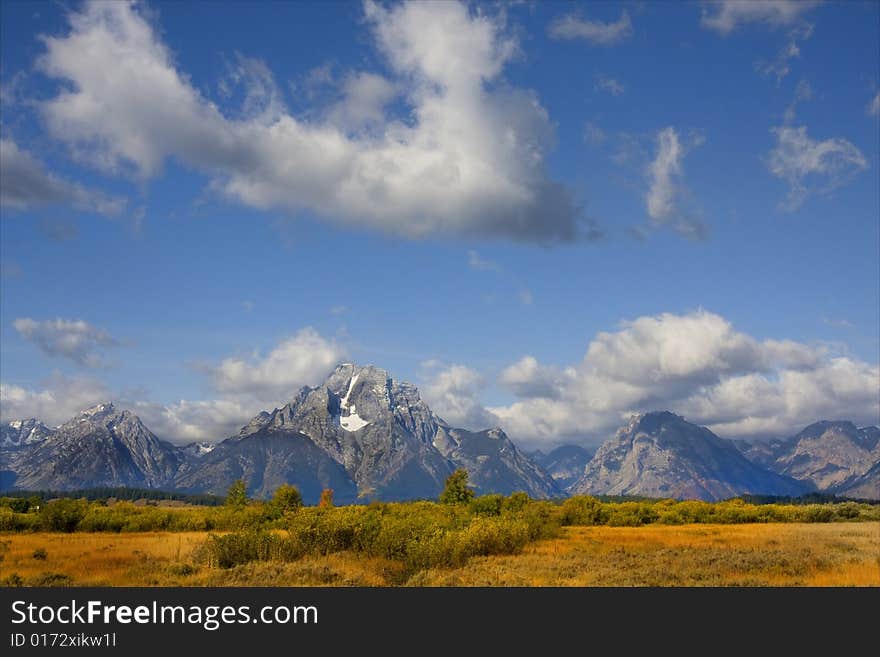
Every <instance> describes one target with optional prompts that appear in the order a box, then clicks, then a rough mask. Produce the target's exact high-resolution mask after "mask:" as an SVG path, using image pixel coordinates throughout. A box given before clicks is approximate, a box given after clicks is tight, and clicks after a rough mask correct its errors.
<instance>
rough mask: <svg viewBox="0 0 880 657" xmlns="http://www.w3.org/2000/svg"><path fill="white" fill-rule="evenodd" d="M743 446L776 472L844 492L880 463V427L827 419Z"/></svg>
mask: <svg viewBox="0 0 880 657" xmlns="http://www.w3.org/2000/svg"><path fill="white" fill-rule="evenodd" d="M741 447H742V448H743V449H744V454H745V455H746V457H748V458H749V459H751V460H752V461H754V462H756V463H759V464H761V465H764V466H766V467H768V468H770V469H771V470H773V471H774V472H777V473H779V474H782V475H786V476H789V477H793V478H795V479H798V480H801V481H806V482H811V483H812V484H813V485H815V486H816V488H818V489H819V490H823V491H829V492H842V491H845V490H846V489H847V488H848V487H849V486H850V485H851V484H855V482H856V480H857V479H858V478H859V477H861V476H863V475H865V474H866V473H867V472H868V471H869V470H870V469H871V468H872V467H873V466H874V465H875V464H877V463H880V429H878V428H877V427H864V428H861V429H860V428H858V427H856V426H855V425H854V424H853V423H852V422H848V421H845V420H837V421H828V420H825V421H822V422H816V423H814V424H811V425H810V426H808V427H806V428H805V429H804V430H803V431H801V432H800V433H798V434H797V435H795V436H792V437H791V438H788V439H785V440H773V441H770V442H767V443H753V444H748V443H745V444H742V445H741Z"/></svg>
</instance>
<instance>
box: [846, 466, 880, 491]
mask: <svg viewBox="0 0 880 657" xmlns="http://www.w3.org/2000/svg"><path fill="white" fill-rule="evenodd" d="M837 493H838V494H840V495H845V496H846V497H855V498H857V499H862V500H880V461H877V462H876V463H875V464H874V465H872V466H871V468H870V469H869V470H868V471H867V472H866V473H865V474H863V475H859V476H858V477H856V478H855V479H851V480H849V481H848V482H847V483H846V485H845V486H844V487H842V488H839V489H838V490H837Z"/></svg>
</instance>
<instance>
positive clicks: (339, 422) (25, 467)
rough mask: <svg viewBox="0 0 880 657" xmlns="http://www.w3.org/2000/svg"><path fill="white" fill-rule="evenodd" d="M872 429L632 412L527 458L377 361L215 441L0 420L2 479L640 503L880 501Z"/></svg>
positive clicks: (110, 416)
mask: <svg viewBox="0 0 880 657" xmlns="http://www.w3.org/2000/svg"><path fill="white" fill-rule="evenodd" d="M878 462H880V429H877V427H861V428H859V427H856V426H855V425H854V424H852V423H851V422H849V421H845V420H822V421H819V422H814V423H812V424H810V425H808V426H807V427H805V428H804V429H803V430H802V431H801V432H799V433H798V434H796V435H795V436H792V437H791V438H788V439H781V440H773V441H769V442H765V443H754V444H753V443H747V442H745V441H730V440H727V439H724V438H720V437H718V436H716V435H715V434H713V433H712V432H711V431H709V429H707V428H705V427H700V426H697V425H695V424H692V423H690V422H687V421H686V420H685V419H684V418H682V417H680V416H677V415H675V414H674V413H671V412H669V411H655V412H651V413H644V414H639V415H635V416H633V417H632V418H631V419H630V421H629V422H628V423H627V424H626V425H625V426H623V427H621V428H620V429H619V430H618V431H617V432H616V434H615V435H614V436H613V437H611V438H609V439H608V440H606V441H605V443H604V444H603V445H602V446H601V447H600V448H599V449H598V450H597V451H596V452H595V453H594V454H590V453H589V452H588V451H587V450H585V449H584V448H582V447H577V446H562V447H560V448H557V449H555V450H553V451H552V452H550V453H549V454H547V455H545V454H543V453H540V452H536V453H533V454H527V453H526V452H524V451H522V450H521V449H519V448H518V447H517V445H516V444H515V442H514V441H513V440H511V439H510V438H509V437H508V436H507V435H506V434H505V433H504V431H503V430H502V429H501V428H499V427H495V428H491V429H484V430H481V431H470V430H466V429H461V428H456V427H453V426H451V425H449V424H448V423H447V422H446V421H445V420H443V419H442V418H441V417H439V416H438V415H436V414H435V413H434V412H433V411H432V410H431V408H430V407H429V406H428V404H427V403H425V401H424V400H423V399H422V398H421V395H420V393H419V390H418V388H417V387H416V386H414V385H412V384H411V383H408V382H405V381H397V380H395V379H393V378H392V377H391V376H390V375H389V373H388V372H387V371H386V370H384V369H382V368H379V367H376V366H374V365H365V366H357V365H355V364H353V363H342V364H340V365H339V366H337V367H336V368H335V369H334V370H333V371H332V372H331V373H330V374H329V375H328V377H327V378H326V379H325V381H324V382H323V383H322V384H321V385H318V386H314V387H303V388H300V389H299V390H298V391H297V392H296V393H295V394H294V395H293V397H292V398H291V399H290V400H289V401H288V402H287V403H286V404H284V405H282V406H281V407H279V408H275V409H274V410H272V411H271V412H270V411H260V412H259V413H258V414H257V415H255V416H254V417H253V418H252V419H251V420H250V421H249V422H247V423H246V424H245V425H244V426H242V427H241V428H240V430H239V431H238V432H237V433H235V434H233V435H231V436H229V437H227V438H225V439H223V440H220V441H218V442H202V443H190V444H188V445H185V446H176V445H173V444H171V443H170V442H167V441H164V440H161V439H160V438H158V437H157V436H155V434H153V433H152V432H151V431H150V430H149V428H147V427H146V426H145V425H144V424H143V422H142V421H141V420H140V418H138V417H137V416H136V415H135V414H134V413H132V412H131V411H130V410H126V409H119V408H117V407H116V406H115V405H114V404H113V403H112V402H104V403H102V404H98V405H95V406H93V407H91V408H89V409H85V410H84V411H82V412H80V413H78V414H77V415H75V416H74V417H73V418H71V419H70V420H68V421H67V422H65V423H64V424H62V425H60V426H58V427H56V428H54V429H53V428H49V427H47V426H46V425H45V424H43V423H42V422H40V421H39V420H37V419H33V418H32V419H29V420H15V421H12V422H7V423H4V424H2V425H0V476H2V479H0V485H2V486H3V487H12V486H15V487H17V488H25V489H56V490H65V489H67V490H69V489H79V488H86V487H93V486H120V485H122V486H132V487H145V488H160V487H164V488H169V489H172V490H179V491H186V492H193V493H211V494H215V495H223V494H224V493H225V492H226V490H227V488H228V487H229V485H231V483H232V482H233V481H235V480H236V479H239V478H243V479H245V481H246V483H247V487H248V492H249V493H250V494H251V495H254V496H256V497H267V496H269V495H271V494H272V493H273V491H274V490H275V489H276V488H277V487H278V486H280V485H281V484H285V483H293V484H296V485H297V486H299V487H300V489H301V492H302V493H303V497H304V499H305V500H306V501H307V502H308V503H314V502H316V501H317V499H318V497H319V496H320V493H321V491H322V490H323V489H325V488H332V489H334V491H335V497H336V500H337V502H339V503H351V502H358V501H368V500H371V499H382V500H404V499H425V498H435V497H436V496H437V494H438V493H439V491H440V490H441V489H442V486H443V484H444V481H445V479H446V477H447V476H448V475H449V474H451V472H452V471H453V470H455V469H457V468H464V469H466V470H467V471H468V473H469V475H470V477H469V479H470V482H471V484H472V486H473V487H474V488H475V490H476V491H477V492H478V493H488V492H493V493H502V494H509V493H511V492H514V491H517V490H523V491H525V492H527V493H528V494H529V495H530V496H532V497H537V498H553V497H562V496H564V495H566V494H612V495H618V494H633V495H645V496H652V497H681V498H697V499H723V498H725V497H733V496H736V495H740V494H765V495H793V496H796V495H799V494H803V493H807V492H810V491H816V490H819V491H824V492H829V493H835V494H841V495H853V494H854V493H858V495H860V496H865V497H874V498H878V497H880V490H877V480H878V470H877V468H876V467H875V466H876V464H877V463H878Z"/></svg>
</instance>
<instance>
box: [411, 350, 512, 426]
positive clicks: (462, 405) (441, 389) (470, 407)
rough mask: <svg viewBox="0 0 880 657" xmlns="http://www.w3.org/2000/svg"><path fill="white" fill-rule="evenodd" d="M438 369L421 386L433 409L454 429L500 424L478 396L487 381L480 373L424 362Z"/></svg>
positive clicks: (424, 364)
mask: <svg viewBox="0 0 880 657" xmlns="http://www.w3.org/2000/svg"><path fill="white" fill-rule="evenodd" d="M423 366H424V367H425V368H426V369H433V370H435V371H434V372H432V376H431V378H430V380H429V381H428V382H427V383H426V384H425V385H424V386H423V387H422V393H423V395H424V397H425V400H426V401H427V402H428V405H429V406H430V407H431V409H432V410H433V411H434V412H435V413H437V415H439V416H440V417H442V418H443V419H444V420H446V421H447V422H449V423H450V424H451V425H452V426H455V427H462V428H465V429H474V430H479V429H486V428H489V427H492V426H495V425H497V419H496V418H495V416H494V415H492V414H491V413H489V412H488V411H487V410H486V409H485V408H483V407H482V406H481V405H480V403H479V401H478V397H479V394H480V392H481V391H482V389H483V387H484V386H485V380H484V379H483V377H482V375H480V374H479V373H478V372H477V371H475V370H472V369H470V368H469V367H465V366H464V365H450V366H448V367H442V366H441V365H440V364H439V363H437V362H436V361H428V362H426V363H423Z"/></svg>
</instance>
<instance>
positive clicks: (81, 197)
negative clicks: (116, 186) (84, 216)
mask: <svg viewBox="0 0 880 657" xmlns="http://www.w3.org/2000/svg"><path fill="white" fill-rule="evenodd" d="M51 205H64V206H72V207H74V208H76V209H77V210H82V211H84V212H97V213H98V214H103V215H107V216H115V215H118V214H120V213H121V212H122V210H123V209H124V208H125V200H123V199H120V198H114V197H111V196H107V195H106V194H103V193H102V192H98V191H96V190H92V189H88V188H86V187H83V186H82V185H78V184H76V183H72V182H70V181H67V180H65V179H63V178H61V177H59V176H57V175H55V174H54V173H51V172H50V171H48V170H47V169H46V167H45V166H44V165H43V163H42V162H40V161H39V160H37V159H36V158H35V157H34V156H33V155H31V154H30V153H28V152H27V151H25V150H23V149H21V148H19V147H18V145H17V144H16V143H15V142H14V141H13V140H11V139H7V138H2V139H0V206H2V207H5V208H9V209H12V210H30V209H33V208H40V207H46V206H51Z"/></svg>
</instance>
